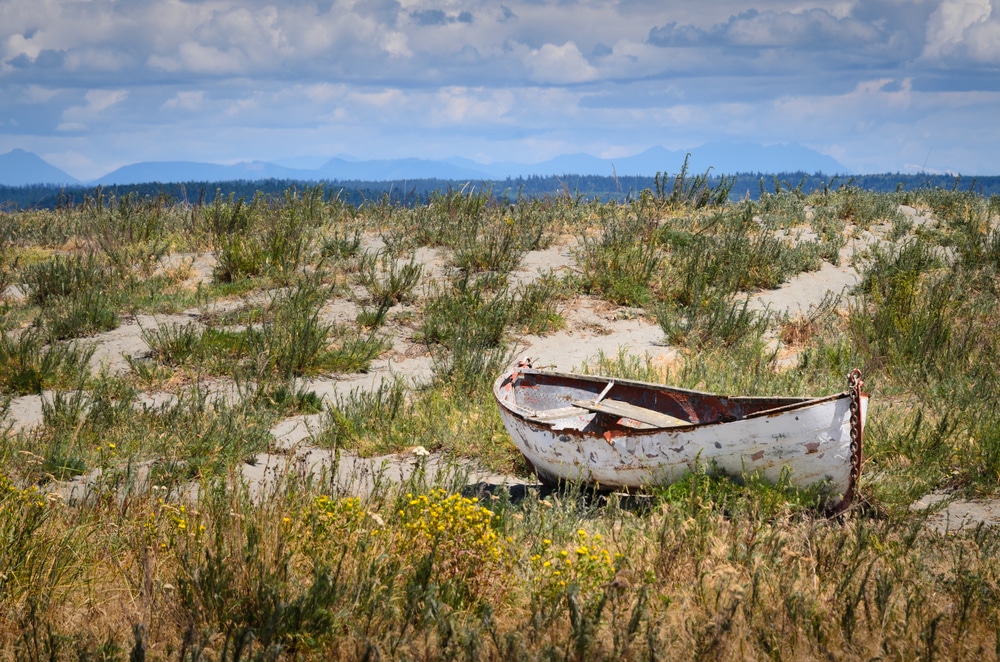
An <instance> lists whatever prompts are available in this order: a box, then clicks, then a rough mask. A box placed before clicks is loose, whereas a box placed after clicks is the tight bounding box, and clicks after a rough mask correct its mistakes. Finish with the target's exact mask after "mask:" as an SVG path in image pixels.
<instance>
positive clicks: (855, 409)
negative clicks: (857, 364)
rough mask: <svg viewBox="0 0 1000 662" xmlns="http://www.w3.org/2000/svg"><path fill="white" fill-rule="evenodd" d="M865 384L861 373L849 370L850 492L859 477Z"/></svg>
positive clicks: (857, 370) (856, 370)
mask: <svg viewBox="0 0 1000 662" xmlns="http://www.w3.org/2000/svg"><path fill="white" fill-rule="evenodd" d="M864 385H865V383H864V381H863V380H862V379H861V371H860V370H859V369H857V368H855V369H854V370H851V373H850V374H849V375H848V376H847V386H848V390H849V392H850V394H851V491H852V492H853V490H854V486H855V482H856V481H857V480H858V476H860V475H861V443H862V434H863V422H862V420H861V389H862V388H863V387H864Z"/></svg>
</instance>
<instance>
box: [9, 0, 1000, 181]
mask: <svg viewBox="0 0 1000 662" xmlns="http://www.w3.org/2000/svg"><path fill="white" fill-rule="evenodd" d="M998 119H1000V0H963V1H959V0H944V1H938V2H929V1H924V0H859V1H849V0H848V1H843V2H808V1H793V0H757V1H755V2H740V1H733V0H711V1H709V0H669V1H668V0H619V1H618V2H596V1H589V0H506V1H505V2H501V3H498V2H487V1H485V0H372V1H361V0H318V1H317V0H311V1H305V0H287V1H283V2H277V3H274V2H271V3H269V2H267V1H266V0H259V1H258V0H187V1H183V0H0V153H4V152H7V151H9V150H11V149H14V148H22V149H26V150H28V151H32V152H35V153H36V154H38V155H40V156H41V157H42V158H44V159H46V160H47V161H49V162H50V163H52V164H53V165H56V166H58V167H60V168H62V169H64V170H65V171H67V172H68V173H69V174H71V175H73V176H75V177H77V178H80V179H84V180H86V179H93V178H96V177H98V176H100V175H103V174H105V173H107V172H109V171H111V170H113V169H114V168H117V167H119V166H122V165H126V164H129V163H135V162H139V161H203V162H211V163H234V162H238V161H250V160H262V161H275V162H282V163H285V164H288V165H299V166H310V167H315V166H318V165H319V164H321V163H322V162H323V161H325V160H326V159H329V158H331V157H333V156H343V155H351V156H353V157H356V158H360V159H376V158H402V157H421V158H431V159H438V158H447V157H452V156H460V157H465V158H469V159H474V160H477V161H480V162H487V163H488V162H496V161H515V162H522V163H533V162H538V161H543V160H546V159H549V158H552V157H555V156H558V155H562V154H575V153H581V152H582V153H588V154H592V155H594V156H599V157H603V158H619V157H622V156H628V155H632V154H636V153H639V152H641V151H643V150H645V149H647V148H649V147H652V146H655V145H660V146H663V147H666V148H668V149H690V148H693V147H697V146H699V145H701V144H704V143H706V142H718V141H729V142H752V143H759V144H764V145H772V144H781V143H785V144H788V143H797V144H800V145H804V146H807V147H810V148H812V149H815V150H818V151H820V152H822V153H824V154H829V155H830V156H832V157H834V158H835V159H837V160H838V161H840V162H841V163H843V164H844V165H845V166H846V167H848V168H849V169H851V170H852V171H854V172H859V173H874V172H921V171H927V172H959V173H962V174H972V175H974V174H1000V121H998ZM676 167H679V164H676V166H671V165H669V164H667V165H665V167H664V169H665V170H673V169H676Z"/></svg>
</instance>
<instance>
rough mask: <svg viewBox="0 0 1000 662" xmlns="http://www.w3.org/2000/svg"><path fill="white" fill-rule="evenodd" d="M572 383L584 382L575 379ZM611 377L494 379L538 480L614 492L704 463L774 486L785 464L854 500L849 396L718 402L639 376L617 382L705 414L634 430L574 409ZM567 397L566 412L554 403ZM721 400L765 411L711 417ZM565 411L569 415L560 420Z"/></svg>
mask: <svg viewBox="0 0 1000 662" xmlns="http://www.w3.org/2000/svg"><path fill="white" fill-rule="evenodd" d="M548 376H552V377H551V380H555V381H558V382H559V384H558V385H554V386H550V387H549V388H550V391H551V393H546V394H542V390H543V389H545V388H546V384H545V382H546V381H547V380H550V378H549V377H548ZM574 379H577V380H582V381H581V383H579V384H576V383H574V382H573V380H574ZM609 381H611V380H607V379H602V378H592V377H582V376H576V375H557V374H556V373H544V372H541V371H533V370H523V369H521V370H519V369H514V370H513V371H512V372H510V373H507V374H505V375H503V376H501V377H500V378H499V379H498V380H497V382H496V384H495V386H494V393H495V395H496V397H497V400H498V403H499V405H500V414H501V418H502V419H503V422H504V425H505V426H506V428H507V431H508V432H509V433H510V436H511V438H512V439H513V441H514V443H515V444H516V445H517V447H518V449H519V450H520V451H521V453H523V454H524V456H525V458H526V459H527V460H528V461H529V462H530V463H531V465H532V466H533V467H534V469H535V470H536V472H537V473H538V475H539V477H540V478H541V479H543V480H545V481H547V482H558V481H560V480H569V481H585V482H588V483H592V484H594V485H596V486H597V487H599V488H600V489H615V488H638V487H644V486H650V485H660V484H669V483H672V482H675V481H677V480H679V479H680V478H682V477H683V476H685V475H687V474H688V473H690V472H691V471H694V470H695V469H696V468H697V467H698V466H699V465H700V466H702V467H705V468H710V469H712V470H716V471H719V470H721V471H724V472H726V473H727V474H730V475H734V476H742V475H746V474H751V473H754V472H759V473H760V474H761V475H763V476H764V477H765V478H766V479H768V480H770V481H772V482H774V481H777V480H778V479H779V477H780V476H781V473H782V471H786V470H787V471H789V472H790V474H789V480H790V481H791V483H792V484H793V485H796V486H803V487H804V486H811V485H816V484H821V485H822V486H823V488H824V491H826V490H829V494H830V496H831V501H833V502H834V505H836V504H837V503H838V502H848V501H849V500H850V499H851V498H852V497H853V491H854V483H855V481H856V478H857V475H858V473H859V472H860V466H861V448H860V446H861V443H860V436H861V435H860V432H861V430H860V429H859V430H858V435H857V436H858V441H857V443H855V444H853V445H852V439H851V431H852V418H851V402H852V396H851V393H850V392H847V393H842V394H837V395H831V396H827V397H824V398H811V399H810V398H797V399H796V398H770V399H768V398H759V399H755V398H720V396H714V395H712V394H703V393H699V392H696V391H687V390H683V389H673V388H670V387H666V386H660V385H652V384H644V383H641V382H629V381H624V380H618V381H617V382H616V384H615V386H614V388H616V389H619V390H623V389H629V390H630V392H631V393H637V392H642V390H643V389H645V390H646V391H649V390H650V389H653V390H655V393H654V394H653V395H652V396H647V398H646V399H647V400H656V401H657V402H658V403H659V402H662V401H664V399H665V398H666V397H669V398H672V399H673V400H674V401H678V402H684V403H691V406H689V407H688V409H689V410H690V409H695V408H697V407H699V406H701V407H702V409H703V415H702V416H701V417H700V418H699V416H698V415H697V413H696V412H693V411H689V412H688V413H689V414H691V416H689V417H688V418H689V419H694V420H695V422H687V421H682V420H679V421H677V422H676V423H674V424H673V425H672V426H671V427H656V426H655V425H652V426H651V425H641V423H640V424H639V425H638V426H637V425H636V421H634V420H632V419H628V418H627V417H618V418H617V420H615V419H616V417H615V416H613V415H611V416H609V415H606V414H605V413H602V412H598V411H587V410H582V409H579V408H578V407H573V406H572V404H571V403H572V402H574V401H575V402H576V403H577V404H578V405H579V404H580V402H579V401H580V399H581V398H579V397H577V396H579V395H581V394H592V395H597V392H598V388H599V387H604V388H603V390H604V392H605V393H606V392H607V390H608V389H611V388H612V387H607V386H606V385H607V383H608V382H609ZM614 392H615V391H614V390H612V391H611V393H614ZM657 396H658V397H657ZM602 397H603V396H602ZM709 398H711V399H713V400H707V399H709ZM857 400H858V401H859V402H860V412H861V415H860V427H861V428H863V426H864V420H865V417H866V415H867V404H868V398H867V396H866V395H863V394H861V393H860V388H859V389H858V392H857ZM560 401H561V402H563V403H564V406H563V407H562V408H558V407H553V406H552V405H553V404H558V403H559V402H560ZM590 401H591V400H588V402H590ZM702 401H705V403H706V404H704V405H703V404H702ZM716 401H718V402H720V403H722V404H724V405H725V406H727V407H729V408H730V411H732V410H739V409H744V408H745V409H751V408H753V407H754V406H756V407H758V408H763V409H762V410H760V411H754V412H752V413H751V414H750V415H748V416H746V417H743V418H737V419H736V420H727V419H729V418H732V416H731V415H730V416H723V417H722V418H721V419H720V420H716V421H706V420H705V419H706V418H708V416H706V415H704V412H705V411H710V410H711V409H712V408H713V407H717V406H721V405H718V403H717V402H716ZM755 401H760V402H759V403H757V402H755ZM540 402H541V403H544V404H545V405H546V407H545V408H544V409H541V410H540V409H538V408H537V407H535V406H534V405H537V404H539V403H540ZM565 405H570V406H565ZM772 405H775V406H772ZM596 406H597V407H599V406H600V405H599V404H598V405H596ZM659 408H660V409H661V410H662V409H666V408H667V407H665V406H662V405H660V407H659ZM675 409H676V408H675ZM644 411H645V410H644ZM560 413H565V414H567V415H566V416H563V417H560ZM663 413H664V414H669V413H671V412H663ZM673 414H674V415H676V414H677V412H676V411H674V412H673ZM654 415H655V412H654ZM553 417H554V418H553ZM650 420H658V419H652V418H651V419H650ZM637 428H645V429H637ZM838 495H839V498H837V496H838ZM845 505H846V503H845Z"/></svg>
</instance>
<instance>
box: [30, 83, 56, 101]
mask: <svg viewBox="0 0 1000 662" xmlns="http://www.w3.org/2000/svg"><path fill="white" fill-rule="evenodd" d="M58 94H59V90H53V89H51V88H47V87H43V86H41V85H29V86H28V87H27V89H25V91H24V95H23V97H22V98H23V99H24V101H25V102H27V103H47V102H49V101H52V100H53V99H54V98H56V96H57V95H58Z"/></svg>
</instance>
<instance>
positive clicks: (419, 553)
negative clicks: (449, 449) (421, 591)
mask: <svg viewBox="0 0 1000 662" xmlns="http://www.w3.org/2000/svg"><path fill="white" fill-rule="evenodd" d="M406 498H407V500H406V502H405V503H404V505H403V506H402V508H400V510H399V512H398V515H399V520H400V522H401V523H402V525H403V528H404V529H405V531H406V532H408V534H409V535H408V536H407V539H406V540H404V541H403V544H404V545H405V546H406V547H407V549H408V555H409V556H410V558H411V559H413V560H414V561H415V562H416V561H419V560H422V559H426V558H427V556H428V555H429V554H433V573H432V575H433V577H432V580H433V581H436V582H437V583H445V582H448V581H451V580H459V581H461V582H464V583H465V584H466V586H467V587H468V588H469V589H470V591H471V592H472V593H474V594H478V595H482V593H483V592H484V591H486V590H487V589H488V587H489V586H490V585H491V584H494V583H495V582H494V581H493V580H494V575H493V571H495V570H497V569H499V568H500V567H502V565H503V564H504V563H505V562H506V561H507V560H508V558H509V554H508V553H507V550H506V546H505V543H504V541H503V539H502V538H501V537H500V535H499V534H498V533H497V531H496V529H495V527H494V514H493V512H492V511H491V510H489V509H488V508H484V507H483V506H481V505H479V502H478V501H477V500H476V499H470V498H468V497H463V496H462V495H461V494H449V493H448V492H447V491H445V490H443V489H435V490H432V491H430V492H429V493H428V494H421V495H413V494H407V495H406Z"/></svg>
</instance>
